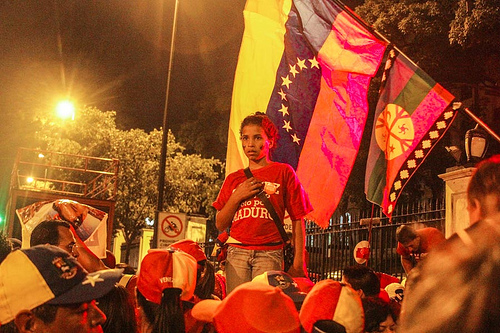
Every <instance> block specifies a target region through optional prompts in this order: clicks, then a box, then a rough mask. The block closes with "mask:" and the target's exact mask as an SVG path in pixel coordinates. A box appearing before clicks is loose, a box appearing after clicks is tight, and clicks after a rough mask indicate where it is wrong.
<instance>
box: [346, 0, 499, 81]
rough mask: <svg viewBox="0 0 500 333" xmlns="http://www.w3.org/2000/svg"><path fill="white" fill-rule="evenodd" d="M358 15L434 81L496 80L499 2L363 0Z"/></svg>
mask: <svg viewBox="0 0 500 333" xmlns="http://www.w3.org/2000/svg"><path fill="white" fill-rule="evenodd" d="M356 12H357V13H358V14H359V15H360V16H361V17H362V18H363V19H364V20H365V21H366V22H367V23H369V24H370V25H372V26H373V27H374V28H375V29H376V30H377V31H379V32H380V33H381V34H382V35H384V36H385V37H386V38H387V39H388V40H389V41H390V42H391V43H393V44H394V45H396V47H398V48H399V49H400V50H402V51H403V52H404V53H405V54H406V55H407V56H408V57H409V58H410V59H412V60H413V61H414V62H415V63H417V64H418V66H419V67H421V68H422V69H423V70H424V71H426V72H427V73H428V74H429V75H431V76H432V77H433V78H434V79H436V80H437V81H438V82H467V83H478V82H484V81H491V82H493V83H498V82H499V81H500V70H499V69H498V59H500V1H499V0H443V1H427V0H366V1H365V3H364V4H363V5H361V6H358V7H357V8H356Z"/></svg>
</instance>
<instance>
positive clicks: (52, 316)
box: [0, 296, 60, 333]
mask: <svg viewBox="0 0 500 333" xmlns="http://www.w3.org/2000/svg"><path fill="white" fill-rule="evenodd" d="M28 297H29V296H28ZM59 307H60V305H52V304H42V305H39V306H37V307H36V308H34V309H33V310H31V312H32V313H33V315H34V316H36V317H37V318H38V319H40V320H41V321H43V322H44V323H45V324H50V323H53V322H54V320H56V314H57V309H58V308H59ZM18 332H19V330H18V329H17V326H16V323H15V321H14V320H11V321H10V322H8V323H5V324H4V323H2V325H1V326H0V333H18Z"/></svg>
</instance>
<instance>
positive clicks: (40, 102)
mask: <svg viewBox="0 0 500 333" xmlns="http://www.w3.org/2000/svg"><path fill="white" fill-rule="evenodd" d="M359 2H360V1H349V2H346V4H347V5H351V7H352V6H354V4H358V3H359ZM244 5H245V0H210V1H209V0H179V10H178V26H177V36H176V42H175V56H174V63H173V66H172V81H171V85H170V87H171V91H170V95H169V108H168V127H169V128H171V129H172V130H173V131H174V134H175V133H176V130H178V129H179V128H180V125H181V124H182V122H183V119H187V118H189V117H192V115H193V114H194V111H195V110H196V108H197V106H199V105H200V103H204V102H205V101H207V100H209V99H210V98H213V96H214V91H222V92H224V93H226V94H227V95H228V97H227V98H228V100H230V94H231V87H232V82H233V78H234V71H235V68H236V62H237V56H238V51H239V46H240V42H241V36H242V33H243V9H244ZM173 9H174V0H133V1H132V0H95V1H90V0H26V1H2V2H0V45H1V48H0V87H1V88H0V89H1V90H0V114H1V115H2V121H1V124H0V128H1V130H0V139H1V142H2V145H1V147H0V172H1V180H2V182H1V184H2V188H1V191H0V208H1V209H0V210H3V206H4V202H5V199H6V194H7V193H6V190H7V189H6V185H7V184H8V179H9V177H10V172H11V170H12V165H13V161H14V156H15V153H16V151H17V148H18V147H20V146H27V145H28V144H29V142H26V140H27V139H26V138H27V136H26V131H32V130H33V129H31V128H27V127H26V124H27V123H29V121H30V120H31V119H32V117H33V113H34V111H35V110H47V112H53V109H54V106H55V104H56V102H57V101H58V100H60V99H62V98H64V97H65V96H67V95H68V94H69V95H70V96H71V98H72V99H74V100H75V101H76V102H77V103H78V104H80V105H89V106H96V107H97V108H99V109H100V110H103V111H107V110H114V111H116V112H117V120H118V126H119V127H120V128H122V129H129V128H143V129H145V130H151V129H153V128H159V127H161V126H162V119H163V112H164V107H165V92H166V80H167V72H168V62H169V53H170V40H171V32H172V20H173V12H174V10H173Z"/></svg>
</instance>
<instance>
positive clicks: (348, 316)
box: [299, 280, 365, 333]
mask: <svg viewBox="0 0 500 333" xmlns="http://www.w3.org/2000/svg"><path fill="white" fill-rule="evenodd" d="M299 317H300V322H301V323H302V326H303V327H304V329H305V330H306V332H311V331H312V330H313V326H314V324H315V323H316V322H318V321H320V320H331V321H334V322H336V323H338V324H340V325H342V326H344V328H345V331H346V332H347V333H362V332H363V330H364V326H365V320H364V312H363V305H362V304H361V298H360V297H359V295H358V294H357V293H356V292H355V291H354V290H353V289H352V288H350V287H348V286H346V285H343V284H341V283H339V282H338V281H333V280H322V281H319V282H318V283H316V284H315V285H314V287H312V289H311V291H310V292H309V293H308V294H307V296H306V298H305V299H304V302H303V303H302V308H301V310H300V315H299Z"/></svg>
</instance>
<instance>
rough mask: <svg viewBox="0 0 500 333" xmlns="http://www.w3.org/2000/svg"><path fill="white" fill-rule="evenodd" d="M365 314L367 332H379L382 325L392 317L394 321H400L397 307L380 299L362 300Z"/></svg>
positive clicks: (368, 298) (369, 298)
mask: <svg viewBox="0 0 500 333" xmlns="http://www.w3.org/2000/svg"><path fill="white" fill-rule="evenodd" d="M361 302H362V303H363V311H364V313H365V332H377V331H378V329H379V326H380V323H382V322H384V321H385V320H386V319H387V317H388V316H389V315H390V316H391V318H392V320H394V322H396V321H397V320H398V315H399V313H398V311H397V310H396V307H395V306H393V305H391V304H390V303H387V302H386V301H384V300H382V299H380V298H378V297H366V298H363V299H362V300H361Z"/></svg>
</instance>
